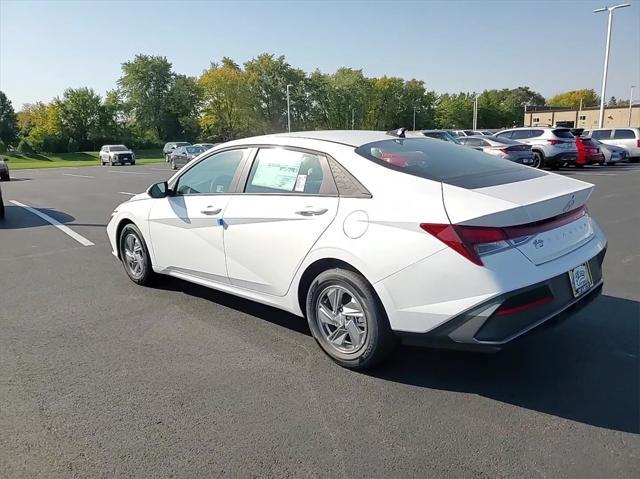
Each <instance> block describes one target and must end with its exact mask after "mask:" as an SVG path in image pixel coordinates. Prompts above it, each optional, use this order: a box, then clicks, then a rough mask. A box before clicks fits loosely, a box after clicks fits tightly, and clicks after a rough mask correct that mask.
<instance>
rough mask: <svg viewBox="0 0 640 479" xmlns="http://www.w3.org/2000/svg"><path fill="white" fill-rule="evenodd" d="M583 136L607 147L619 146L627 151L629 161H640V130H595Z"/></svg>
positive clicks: (586, 131) (586, 132)
mask: <svg viewBox="0 0 640 479" xmlns="http://www.w3.org/2000/svg"><path fill="white" fill-rule="evenodd" d="M582 135H583V136H589V137H591V138H594V139H596V140H598V141H600V142H602V143H604V144H606V145H614V146H619V147H620V148H624V149H625V150H627V153H628V154H629V161H631V162H632V163H638V162H639V161H640V128H595V129H593V130H585V131H584V132H583V133H582Z"/></svg>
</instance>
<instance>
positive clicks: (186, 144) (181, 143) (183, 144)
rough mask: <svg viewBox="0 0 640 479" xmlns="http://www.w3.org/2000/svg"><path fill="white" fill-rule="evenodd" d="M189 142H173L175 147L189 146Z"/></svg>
mask: <svg viewBox="0 0 640 479" xmlns="http://www.w3.org/2000/svg"><path fill="white" fill-rule="evenodd" d="M190 144H191V143H188V142H186V141H179V142H177V143H174V145H176V148H177V147H179V146H189V145H190Z"/></svg>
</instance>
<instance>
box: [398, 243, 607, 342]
mask: <svg viewBox="0 0 640 479" xmlns="http://www.w3.org/2000/svg"><path fill="white" fill-rule="evenodd" d="M605 253H606V248H605V249H603V250H602V251H600V253H598V254H597V255H596V256H594V257H592V258H591V259H590V260H589V261H588V263H589V268H590V270H591V274H592V277H593V286H592V287H591V288H590V289H589V291H587V292H586V293H584V294H582V295H581V296H579V297H577V298H575V297H574V296H573V291H572V289H571V283H570V279H569V275H568V273H563V274H560V275H557V276H554V277H553V278H550V279H548V280H545V281H541V282H539V283H536V284H533V285H530V286H527V287H524V288H520V289H517V290H514V291H510V292H508V293H505V294H502V295H500V296H498V297H495V298H491V299H490V300H488V301H485V302H483V303H481V304H480V305H477V306H474V307H473V308H471V309H470V310H468V311H465V312H463V313H461V314H459V315H458V316H456V317H454V318H452V319H451V320H449V321H447V322H446V323H444V324H442V325H440V326H438V327H437V328H435V329H433V330H431V331H428V332H426V333H409V332H397V333H396V334H398V335H399V336H400V337H401V338H402V340H403V342H405V343H407V344H413V345H423V346H435V347H443V348H448V349H467V350H486V351H497V350H499V349H501V348H502V347H503V346H504V345H506V344H507V343H509V342H511V341H513V340H514V339H516V338H518V337H520V336H522V335H524V334H525V333H527V332H529V331H531V330H533V329H534V328H536V327H537V326H540V325H542V324H544V323H546V322H548V321H550V320H552V319H557V318H562V319H564V318H567V317H569V316H571V315H573V314H575V312H577V311H579V310H580V309H582V308H584V307H585V306H586V305H588V304H589V303H590V302H591V301H593V300H594V299H595V298H597V297H598V295H599V294H600V292H601V291H602V285H603V279H602V262H603V260H604V256H605ZM537 298H551V299H550V300H548V301H546V302H542V301H540V300H538V299H537ZM518 304H521V305H527V304H529V305H530V304H538V305H537V306H533V307H531V308H526V309H521V308H519V307H518V306H517V305H518ZM505 306H507V307H508V308H507V309H505ZM501 311H502V312H504V311H513V312H512V313H507V314H502V313H501Z"/></svg>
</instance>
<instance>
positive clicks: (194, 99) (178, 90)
mask: <svg viewBox="0 0 640 479" xmlns="http://www.w3.org/2000/svg"><path fill="white" fill-rule="evenodd" d="M201 102H202V89H201V87H200V85H199V84H198V80H197V79H196V78H193V77H188V76H185V75H176V76H175V81H174V82H173V85H171V90H170V91H169V96H168V98H167V105H166V106H167V112H168V115H167V119H166V121H167V125H166V127H165V130H166V132H167V134H168V135H169V136H170V137H171V138H174V139H189V140H194V139H196V138H197V137H198V135H199V133H200V124H199V122H198V116H199V114H200V112H199V110H200V104H201Z"/></svg>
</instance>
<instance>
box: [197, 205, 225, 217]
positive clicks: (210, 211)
mask: <svg viewBox="0 0 640 479" xmlns="http://www.w3.org/2000/svg"><path fill="white" fill-rule="evenodd" d="M221 211H222V208H214V207H213V206H207V207H206V208H205V209H203V210H202V211H200V213H202V214H203V215H209V216H211V215H217V214H218V213H220V212H221Z"/></svg>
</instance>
